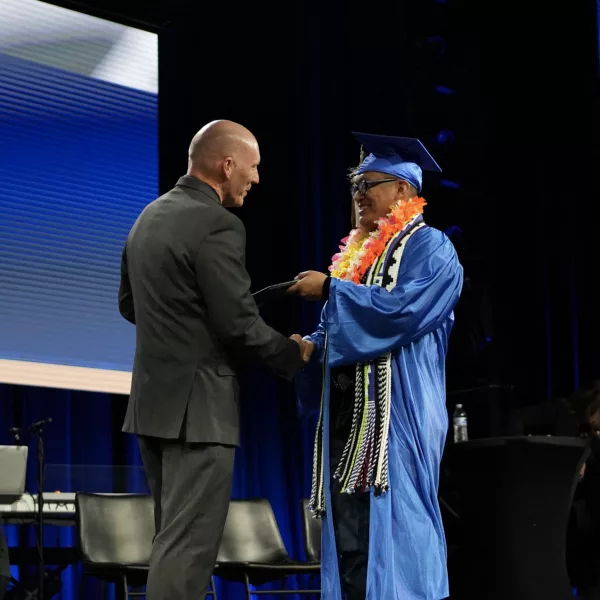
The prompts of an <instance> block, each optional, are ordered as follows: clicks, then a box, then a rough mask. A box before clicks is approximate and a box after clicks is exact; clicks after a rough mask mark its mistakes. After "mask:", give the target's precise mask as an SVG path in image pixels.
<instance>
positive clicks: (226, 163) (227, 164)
mask: <svg viewBox="0 0 600 600" xmlns="http://www.w3.org/2000/svg"><path fill="white" fill-rule="evenodd" d="M233 167H234V164H233V158H231V156H228V157H227V158H225V160H223V165H222V169H223V175H225V178H226V179H231V174H232V173H233Z"/></svg>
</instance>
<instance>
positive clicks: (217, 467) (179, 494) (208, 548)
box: [138, 436, 235, 600]
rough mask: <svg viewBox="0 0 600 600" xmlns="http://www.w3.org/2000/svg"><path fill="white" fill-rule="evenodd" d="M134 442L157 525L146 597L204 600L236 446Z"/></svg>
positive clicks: (222, 524)
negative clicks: (146, 480)
mask: <svg viewBox="0 0 600 600" xmlns="http://www.w3.org/2000/svg"><path fill="white" fill-rule="evenodd" d="M138 441H139V446H140V452H141V455H142V461H143V463H144V470H145V472H146V477H147V479H148V486H149V487H150V492H151V494H152V497H153V499H154V506H155V522H156V535H155V537H154V543H153V546H152V554H151V557H150V571H149V574H148V584H147V588H146V591H147V596H146V598H147V600H173V599H174V598H177V599H178V600H202V599H203V598H205V596H206V592H207V588H208V584H209V583H210V578H211V576H212V573H213V570H214V567H215V564H216V560H217V554H218V552H219V545H220V543H221V537H222V535H223V529H224V527H225V519H226V518H227V511H228V509H229V502H230V499H231V486H232V480H233V461H234V456H235V447H234V446H222V445H219V444H199V443H187V442H184V441H181V440H163V439H158V438H150V437H146V436H138Z"/></svg>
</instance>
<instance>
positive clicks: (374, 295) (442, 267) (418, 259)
mask: <svg viewBox="0 0 600 600" xmlns="http://www.w3.org/2000/svg"><path fill="white" fill-rule="evenodd" d="M462 283H463V269H462V266H461V265H460V263H459V261H458V256H457V255H456V251H455V249H454V246H453V245H452V242H450V240H449V239H448V238H447V237H446V235H445V234H443V233H442V232H440V231H437V230H436V229H432V228H429V227H426V228H423V229H421V230H419V231H417V232H416V233H415V234H414V235H413V236H412V237H411V238H410V239H409V240H408V241H407V243H406V248H405V249H404V254H403V256H402V262H401V263H400V269H399V272H398V281H397V283H396V286H395V287H394V288H393V289H392V290H391V291H387V290H386V289H385V288H382V287H380V286H365V285H356V284H355V283H353V282H351V281H345V280H339V279H332V281H331V287H330V290H329V300H328V310H327V314H326V322H325V328H326V330H327V340H328V364H329V366H330V367H337V366H341V365H349V364H355V363H358V362H364V361H367V360H373V359H375V358H377V357H378V356H381V355H382V354H385V353H387V352H391V351H393V350H394V349H396V348H399V347H402V346H407V345H409V344H411V343H412V342H415V341H417V340H418V339H419V338H421V337H423V336H424V335H426V334H428V333H430V332H432V331H435V330H436V329H437V328H439V327H440V326H441V325H442V324H443V323H444V321H445V320H446V319H448V318H449V317H451V316H452V311H453V309H454V306H455V305H456V302H457V301H458V298H459V295H460V291H461V289H462Z"/></svg>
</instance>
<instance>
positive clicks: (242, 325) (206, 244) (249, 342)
mask: <svg viewBox="0 0 600 600" xmlns="http://www.w3.org/2000/svg"><path fill="white" fill-rule="evenodd" d="M227 216H228V217H229V218H227V219H221V220H220V223H219V225H218V226H217V227H215V229H214V230H213V231H212V232H211V233H209V235H208V236H207V237H206V238H205V239H204V240H203V242H202V244H201V246H200V248H199V251H198V252H197V255H196V277H197V281H198V286H199V288H200V292H201V294H202V297H203V299H204V301H205V303H206V308H207V311H208V320H209V323H210V324H211V326H212V327H213V328H214V329H215V331H216V332H217V334H218V335H219V337H220V338H221V339H222V340H223V342H224V344H225V345H226V346H228V347H229V348H230V349H231V350H232V351H234V352H240V353H244V354H247V355H250V356H252V357H254V358H257V359H259V360H260V361H261V362H263V363H265V364H266V365H267V366H268V367H270V368H271V369H273V371H275V372H276V373H277V374H278V375H280V376H282V377H284V378H285V379H288V380H291V379H292V377H293V376H294V374H295V372H296V371H297V369H298V368H300V367H301V366H302V364H303V362H302V359H301V356H300V351H299V348H298V344H297V343H296V342H294V341H293V340H290V339H289V338H287V337H285V336H283V335H281V334H280V333H278V332H277V331H275V330H274V329H273V328H271V327H269V326H268V325H267V324H266V323H265V322H264V321H263V320H262V318H261V317H260V316H259V313H258V307H257V306H256V302H255V301H254V298H253V297H252V294H251V293H250V277H249V275H248V272H247V271H246V267H245V265H244V255H245V242H246V234H245V230H244V227H243V225H242V223H241V222H240V221H238V220H237V219H235V220H234V219H233V218H232V216H231V215H229V213H227Z"/></svg>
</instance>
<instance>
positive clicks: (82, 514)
mask: <svg viewBox="0 0 600 600" xmlns="http://www.w3.org/2000/svg"><path fill="white" fill-rule="evenodd" d="M75 514H76V524H77V547H78V551H79V554H80V556H81V559H82V561H83V565H84V577H86V576H94V577H96V578H98V579H100V581H102V582H103V583H115V584H116V586H117V594H118V595H119V594H120V595H121V597H123V598H125V599H126V600H128V599H129V598H136V597H141V596H145V595H146V594H145V592H140V591H129V588H130V587H132V588H134V589H135V588H142V587H144V586H145V585H146V580H147V578H148V564H149V561H150V553H151V551H152V540H153V538H154V531H155V527H154V503H153V501H152V498H151V496H149V495H146V494H90V493H78V494H77V495H76V497H75ZM211 584H212V590H211V591H209V592H208V594H207V595H209V596H213V597H214V598H215V600H216V593H215V587H214V579H211ZM117 597H118V596H117Z"/></svg>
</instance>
